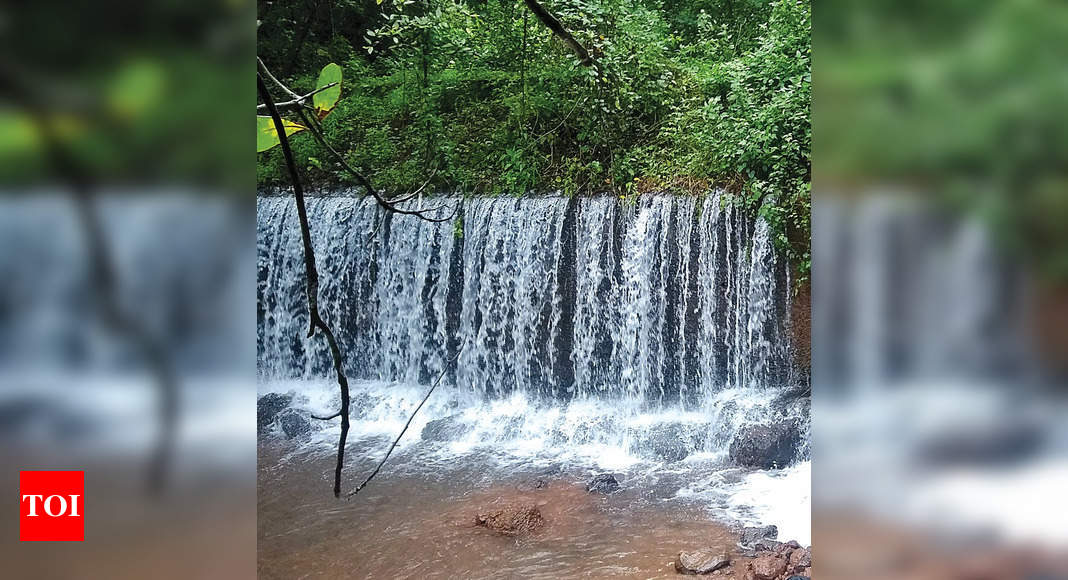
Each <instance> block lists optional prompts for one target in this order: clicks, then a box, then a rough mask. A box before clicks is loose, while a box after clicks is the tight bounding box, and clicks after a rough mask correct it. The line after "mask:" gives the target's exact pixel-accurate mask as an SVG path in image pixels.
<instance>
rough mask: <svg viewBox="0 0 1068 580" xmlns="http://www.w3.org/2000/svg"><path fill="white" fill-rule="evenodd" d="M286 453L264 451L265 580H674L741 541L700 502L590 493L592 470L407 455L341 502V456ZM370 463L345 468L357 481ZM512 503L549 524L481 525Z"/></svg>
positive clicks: (269, 445) (261, 522)
mask: <svg viewBox="0 0 1068 580" xmlns="http://www.w3.org/2000/svg"><path fill="white" fill-rule="evenodd" d="M287 445H288V443H287V442H282V441H261V443H260V447H259V458H260V465H259V481H258V486H259V506H258V507H259V510H258V515H259V518H258V536H259V547H258V550H259V554H258V571H259V577H260V578H287V579H289V578H464V579H469V578H470V579H473V578H529V579H537V578H675V577H677V574H676V572H675V569H674V565H673V562H674V558H675V555H676V554H677V553H678V552H679V550H686V549H695V548H701V547H708V546H712V547H719V548H721V549H724V550H725V551H728V552H731V551H733V550H734V541H735V537H734V535H733V534H732V533H731V532H730V531H729V530H728V529H727V528H726V527H725V526H723V525H721V524H718V523H716V522H713V521H711V520H710V518H709V515H708V514H707V512H705V511H704V510H703V509H702V508H701V507H700V506H699V505H697V504H687V503H685V502H675V501H671V502H668V501H661V500H656V499H655V498H651V497H649V494H648V490H641V489H624V490H622V491H620V492H617V493H615V494H612V495H610V496H601V495H596V494H590V493H587V492H586V490H585V483H584V478H585V474H583V473H577V472H569V471H567V470H559V469H557V470H552V473H549V474H546V473H545V472H544V470H540V471H539V470H537V469H530V470H528V471H525V470H523V469H519V470H516V469H514V468H512V469H510V470H509V472H507V473H500V472H497V471H495V470H493V469H491V468H489V467H487V466H486V465H480V464H479V461H478V459H477V458H472V459H469V460H465V461H464V462H463V463H462V464H458V465H444V466H442V465H435V466H418V465H415V466H413V465H412V464H411V463H412V462H416V461H419V460H418V458H412V457H403V456H402V457H400V458H397V462H398V463H399V465H400V466H401V467H400V468H394V469H387V470H386V471H384V472H383V473H382V474H381V475H380V476H379V477H377V478H376V479H375V480H374V481H373V482H372V484H371V485H370V486H368V487H367V488H366V489H365V490H364V491H362V492H360V494H358V495H357V496H355V497H352V498H351V499H348V500H345V499H340V500H339V499H335V498H334V497H333V493H332V481H333V480H332V477H333V459H332V458H330V457H328V456H326V455H325V454H322V453H314V454H308V453H299V452H297V453H294V452H293V449H292V448H289V447H287ZM392 461H394V459H392V458H391V462H392ZM370 465H371V463H370V462H369V461H364V460H355V461H354V463H353V464H348V465H346V468H347V469H346V473H347V481H350V482H352V481H356V480H357V476H358V474H364V473H367V471H366V470H367V469H368V468H369V467H370ZM424 468H425V469H424ZM538 480H541V481H542V482H543V484H547V485H546V486H545V487H543V488H540V489H539V488H538V486H536V485H534V483H535V482H537V481H538ZM350 488H351V484H350ZM508 503H535V504H536V505H538V506H539V509H540V510H541V512H542V515H543V516H544V518H545V519H546V521H547V525H546V526H545V528H544V529H543V530H541V531H539V532H537V533H535V534H533V535H529V536H526V537H521V538H509V537H503V536H499V535H497V534H495V533H493V532H491V531H489V530H486V529H485V528H480V527H478V526H476V525H475V516H476V515H477V513H478V512H479V510H481V509H485V508H487V507H491V506H494V505H501V504H508Z"/></svg>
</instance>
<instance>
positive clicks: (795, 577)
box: [786, 574, 812, 580]
mask: <svg viewBox="0 0 1068 580" xmlns="http://www.w3.org/2000/svg"><path fill="white" fill-rule="evenodd" d="M786 580H812V579H811V578H809V577H808V576H801V575H800V574H794V575H793V576H790V577H789V578H787V579H786Z"/></svg>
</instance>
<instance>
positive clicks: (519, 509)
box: [475, 505, 545, 536]
mask: <svg viewBox="0 0 1068 580" xmlns="http://www.w3.org/2000/svg"><path fill="white" fill-rule="evenodd" d="M475 525H478V526H482V527H484V528H488V529H490V530H493V531H494V532H497V533H498V534H501V535H504V536H520V535H524V534H531V533H534V532H537V531H538V530H540V529H542V528H543V527H545V518H544V517H542V515H541V510H539V509H538V506H536V505H513V506H505V507H501V508H494V509H490V510H486V511H483V512H479V514H478V515H477V516H475Z"/></svg>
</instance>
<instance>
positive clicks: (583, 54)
mask: <svg viewBox="0 0 1068 580" xmlns="http://www.w3.org/2000/svg"><path fill="white" fill-rule="evenodd" d="M523 3H524V4H526V5H527V8H529V9H530V11H531V12H533V13H534V16H537V17H538V20H541V23H542V24H544V25H545V26H546V27H548V28H549V30H551V31H552V33H553V34H555V35H556V36H557V37H558V38H560V40H562V41H564V44H566V45H567V46H568V48H570V49H571V51H572V52H574V53H575V56H577V57H579V64H581V65H582V66H592V67H593V68H595V69H597V71H598V72H600V70H601V67H600V64H599V63H598V62H597V61H596V60H594V58H593V56H592V55H591V54H590V53H589V51H587V50H586V47H584V46H582V44H580V43H579V41H577V40H575V37H574V36H572V35H571V33H570V32H568V31H567V29H566V28H564V25H563V24H560V21H559V20H557V18H556V17H555V16H553V15H552V13H551V12H549V11H548V10H547V9H546V8H545V7H544V6H542V5H541V4H539V3H538V2H537V0H523Z"/></svg>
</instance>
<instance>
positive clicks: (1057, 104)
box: [814, 0, 1068, 287]
mask: <svg viewBox="0 0 1068 580" xmlns="http://www.w3.org/2000/svg"><path fill="white" fill-rule="evenodd" d="M821 8H822V9H821V11H820V12H819V19H818V22H817V23H816V29H817V31H818V35H819V38H820V47H821V48H820V54H821V55H823V56H822V57H821V59H820V64H819V67H818V71H817V74H818V76H819V97H818V98H817V99H816V101H815V105H816V108H815V112H814V118H815V122H816V125H817V126H818V127H819V139H818V142H817V146H816V157H817V160H818V167H819V176H818V183H819V186H820V188H821V190H824V191H826V190H829V189H831V188H834V189H837V190H845V191H858V190H859V191H863V190H865V189H873V190H874V189H880V190H882V191H886V190H887V189H893V190H904V191H909V192H912V193H913V194H917V195H925V196H927V197H928V198H929V199H931V200H934V201H935V202H936V203H938V204H940V205H942V206H944V207H946V208H947V209H950V210H952V211H954V212H957V213H964V214H971V215H973V216H977V217H979V218H980V219H982V220H984V221H985V222H987V223H988V224H990V225H991V226H992V231H994V232H995V233H996V234H997V236H998V238H999V239H1000V240H1001V241H1002V242H1003V243H1004V246H1005V247H1006V248H1007V249H1009V250H1010V251H1011V252H1012V254H1013V255H1014V256H1015V257H1016V258H1018V259H1022V260H1026V261H1027V262H1029V265H1030V266H1032V267H1033V268H1034V269H1035V270H1036V271H1037V272H1039V273H1040V274H1041V275H1042V277H1043V278H1046V279H1047V280H1051V281H1056V282H1057V283H1058V284H1061V285H1062V287H1063V285H1064V284H1065V283H1068V228H1066V227H1065V224H1068V115H1065V113H1064V103H1065V102H1068V43H1066V42H1065V38H1068V5H1066V4H1065V3H1063V2H1053V1H1050V0H1034V1H1031V0H1023V1H1020V0H1013V1H1007V2H985V3H976V2H969V1H967V0H949V1H945V2H937V3H929V4H925V5H923V6H918V5H914V4H913V3H902V2H897V1H893V0H878V1H872V2H865V3H857V2H850V1H847V0H831V1H830V2H829V3H827V4H826V5H824V6H822V7H821ZM887 185H891V186H893V187H887Z"/></svg>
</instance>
